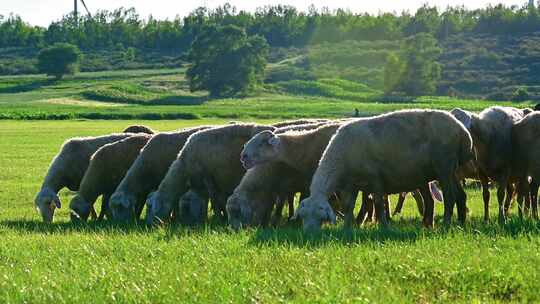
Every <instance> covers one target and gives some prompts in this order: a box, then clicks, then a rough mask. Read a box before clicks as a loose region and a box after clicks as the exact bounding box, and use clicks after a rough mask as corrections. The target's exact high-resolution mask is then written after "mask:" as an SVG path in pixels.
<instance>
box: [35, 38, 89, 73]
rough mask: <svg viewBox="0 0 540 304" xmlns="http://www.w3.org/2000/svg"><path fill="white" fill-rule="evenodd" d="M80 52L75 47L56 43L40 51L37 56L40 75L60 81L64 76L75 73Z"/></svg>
mask: <svg viewBox="0 0 540 304" xmlns="http://www.w3.org/2000/svg"><path fill="white" fill-rule="evenodd" d="M80 59H81V52H80V51H79V48H77V47H76V46H75V45H72V44H69V43H57V44H54V45H53V46H51V47H48V48H45V49H42V50H41V51H40V52H39V54H38V69H39V71H40V72H41V73H45V74H47V75H48V76H54V77H55V78H56V79H61V78H62V77H63V76H64V75H65V74H74V73H75V72H76V71H77V68H78V65H79V61H80Z"/></svg>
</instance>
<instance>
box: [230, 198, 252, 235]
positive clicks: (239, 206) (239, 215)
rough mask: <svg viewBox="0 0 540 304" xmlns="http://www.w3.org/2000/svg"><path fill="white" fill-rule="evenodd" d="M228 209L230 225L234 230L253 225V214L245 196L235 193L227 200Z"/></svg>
mask: <svg viewBox="0 0 540 304" xmlns="http://www.w3.org/2000/svg"><path fill="white" fill-rule="evenodd" d="M226 209H227V217H228V220H229V225H230V226H231V227H232V228H233V229H235V230H239V229H241V228H242V227H245V226H247V225H249V224H250V223H251V219H252V215H253V214H252V210H251V207H250V206H249V202H248V200H247V198H246V197H245V196H243V195H239V194H238V193H233V194H232V195H231V196H230V197H229V198H228V199H227V206H226Z"/></svg>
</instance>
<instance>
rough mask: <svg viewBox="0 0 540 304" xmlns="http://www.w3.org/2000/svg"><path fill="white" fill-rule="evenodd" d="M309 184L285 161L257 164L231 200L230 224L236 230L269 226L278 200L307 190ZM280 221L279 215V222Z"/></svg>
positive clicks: (248, 172) (245, 177)
mask: <svg viewBox="0 0 540 304" xmlns="http://www.w3.org/2000/svg"><path fill="white" fill-rule="evenodd" d="M307 186H308V185H307V183H305V182H304V181H303V180H302V178H301V176H300V174H299V172H297V171H296V170H294V169H292V168H291V167H289V166H287V165H285V164H282V163H279V162H271V163H266V164H263V165H259V166H255V167H254V168H251V169H249V170H248V171H247V172H246V174H244V177H242V180H241V181H240V184H239V185H238V186H237V187H236V189H234V192H233V194H232V195H231V196H230V197H229V198H228V200H227V206H226V208H227V215H228V220H229V224H230V225H231V226H232V227H233V228H234V229H239V228H241V227H242V226H250V225H252V226H259V225H262V226H266V225H268V222H269V219H270V213H271V211H272V209H273V207H274V205H275V203H276V202H277V201H279V200H280V199H283V198H284V197H288V196H289V194H290V193H293V194H294V193H296V192H302V191H305V190H306V189H307ZM291 215H292V214H291ZM278 220H279V217H277V219H275V224H277V221H278Z"/></svg>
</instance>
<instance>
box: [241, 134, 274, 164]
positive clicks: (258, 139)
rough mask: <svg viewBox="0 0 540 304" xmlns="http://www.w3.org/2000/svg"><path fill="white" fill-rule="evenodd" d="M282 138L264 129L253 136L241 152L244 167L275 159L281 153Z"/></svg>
mask: <svg viewBox="0 0 540 304" xmlns="http://www.w3.org/2000/svg"><path fill="white" fill-rule="evenodd" d="M280 143H281V141H280V138H279V137H278V136H276V134H274V133H273V132H271V131H263V132H261V133H259V134H257V135H255V136H253V137H252V138H251V139H250V140H249V141H248V142H247V143H246V144H245V145H244V149H243V150H242V153H241V154H240V161H242V164H243V166H244V168H245V169H246V170H247V169H250V168H253V167H254V166H256V165H258V164H261V163H265V162H268V161H272V160H275V159H276V158H277V156H278V153H279V147H280Z"/></svg>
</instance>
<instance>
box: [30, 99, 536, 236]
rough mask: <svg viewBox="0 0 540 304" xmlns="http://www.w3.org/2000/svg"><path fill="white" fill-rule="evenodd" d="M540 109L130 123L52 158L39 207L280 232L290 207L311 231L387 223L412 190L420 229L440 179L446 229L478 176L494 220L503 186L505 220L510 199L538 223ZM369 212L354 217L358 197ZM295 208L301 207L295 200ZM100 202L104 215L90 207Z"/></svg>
mask: <svg viewBox="0 0 540 304" xmlns="http://www.w3.org/2000/svg"><path fill="white" fill-rule="evenodd" d="M539 134H540V112H536V111H532V110H530V109H516V108H511V107H499V106H495V107H490V108H488V109H485V110H484V111H482V112H481V113H479V114H474V113H470V112H467V111H464V110H461V109H454V110H452V111H450V112H446V111H438V110H406V111H396V112H392V113H388V114H384V115H379V116H374V117H368V118H355V119H341V120H326V119H309V120H305V119H304V120H295V121H286V122H282V123H277V124H273V125H261V124H253V123H249V124H248V123H231V124H228V125H221V126H199V127H194V128H186V129H181V130H178V131H175V132H166V133H155V132H154V131H153V130H151V129H149V128H147V127H144V126H131V127H129V128H127V129H126V130H124V132H123V133H119V134H111V135H105V136H98V137H87V138H73V139H70V140H68V141H67V142H65V143H64V145H63V146H62V148H61V150H60V152H59V153H58V155H57V156H56V157H55V158H54V160H53V161H52V163H51V165H50V168H49V170H48V172H47V175H46V177H45V180H44V182H43V184H42V186H41V190H40V191H39V193H38V194H37V196H36V199H35V204H36V206H37V208H38V210H39V212H40V213H41V215H42V217H43V220H44V221H45V222H51V221H52V220H53V216H54V211H55V209H56V208H60V207H61V202H60V199H59V197H58V192H59V191H60V190H61V189H62V188H64V187H67V188H68V189H70V190H72V191H77V194H76V195H75V196H74V197H73V199H72V200H71V202H70V205H69V207H70V209H71V219H72V221H86V220H87V219H88V218H89V217H92V218H94V219H97V218H99V219H103V218H104V217H107V219H112V220H116V221H134V220H136V219H138V218H139V217H140V216H141V213H142V211H143V209H144V207H145V206H146V222H147V223H148V224H159V223H164V222H168V221H178V222H181V223H184V224H189V225H194V224H199V223H202V222H204V221H205V220H206V218H207V213H208V203H209V202H210V203H211V208H212V211H213V214H214V216H217V217H220V218H222V219H223V220H228V222H229V224H230V225H231V226H232V227H234V228H235V229H238V228H241V227H245V226H258V225H263V226H264V225H269V224H270V223H272V224H277V223H279V222H280V220H281V215H282V213H283V208H284V206H285V205H287V206H288V209H289V210H288V211H289V217H290V218H291V219H294V218H298V219H300V220H302V222H303V225H304V229H306V230H312V229H319V228H320V227H321V225H322V224H323V223H324V222H330V223H335V222H336V214H338V215H340V216H342V217H343V219H344V223H345V227H350V226H351V225H352V224H353V222H354V221H356V222H357V223H358V224H362V223H363V222H365V221H371V220H377V221H378V222H379V224H380V225H387V222H388V219H389V218H390V210H389V204H388V195H389V194H394V193H398V194H400V202H399V203H398V208H397V209H398V210H396V212H399V209H400V208H401V205H402V204H403V199H404V197H405V195H406V193H408V192H412V193H413V195H414V197H415V199H416V201H417V204H418V209H419V212H420V213H421V215H423V224H424V225H425V226H427V227H432V226H433V213H434V197H438V196H440V195H437V194H438V193H437V188H436V187H435V186H434V184H433V181H438V184H439V185H440V187H441V189H442V194H443V195H442V196H443V200H444V221H445V223H449V222H450V221H451V218H452V215H453V209H454V205H456V206H457V214H458V220H459V221H460V222H461V223H463V222H464V221H465V219H466V215H467V207H466V194H465V191H464V190H463V185H462V183H461V181H462V180H464V179H465V178H473V179H477V180H479V181H480V182H481V184H482V188H483V199H484V208H485V209H484V210H485V214H484V216H485V219H486V220H488V218H489V183H490V182H494V183H495V184H496V186H497V187H498V188H497V199H498V203H499V208H498V210H499V212H498V213H499V221H500V222H501V223H504V221H505V218H506V214H507V212H508V209H509V207H510V203H511V201H512V197H514V195H516V196H517V202H518V207H519V208H518V210H519V214H520V216H522V215H523V214H524V213H529V212H530V214H531V216H533V217H534V218H537V216H538V214H537V213H538V212H537V198H536V196H537V192H538V187H539V185H538V181H540V160H539V158H537V157H535V156H536V155H535V154H536V153H537V152H538V151H540V150H539V149H540V136H538V135H539ZM359 191H362V206H361V208H360V212H359V214H358V215H357V217H356V219H355V218H354V214H353V210H354V208H355V202H356V198H357V196H358V192H359ZM297 193H300V201H301V202H300V205H299V207H298V208H297V209H296V211H295V210H294V197H295V195H296V194H297ZM99 196H102V207H101V212H100V214H99V215H97V214H96V212H95V210H94V207H93V206H94V203H95V201H96V200H97V198H98V197H99Z"/></svg>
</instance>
